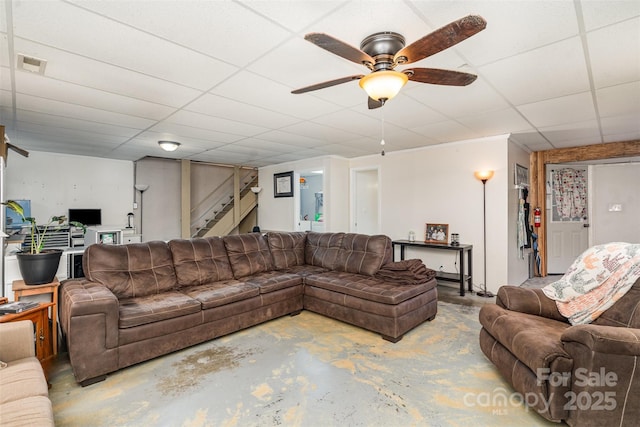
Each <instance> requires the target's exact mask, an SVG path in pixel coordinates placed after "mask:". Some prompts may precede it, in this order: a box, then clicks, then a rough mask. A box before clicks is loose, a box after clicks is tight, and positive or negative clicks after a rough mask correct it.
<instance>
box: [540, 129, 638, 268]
mask: <svg viewBox="0 0 640 427" xmlns="http://www.w3.org/2000/svg"><path fill="white" fill-rule="evenodd" d="M634 156H640V140H633V141H622V142H608V143H605V144H593V145H583V146H580V147H571V148H556V149H553V150H546V151H535V152H533V153H531V154H530V155H529V166H530V170H531V172H532V173H531V176H530V180H531V182H530V185H531V191H530V192H529V197H530V203H531V205H532V206H533V208H534V209H535V208H540V212H541V214H542V218H541V224H540V227H538V228H537V230H534V231H535V232H536V233H537V234H538V251H539V254H540V271H539V274H540V276H543V277H544V276H546V275H547V226H546V218H545V215H546V211H547V207H546V201H547V198H546V171H547V168H546V166H547V164H559V163H570V162H587V161H592V160H602V159H615V158H624V157H634ZM531 212H532V214H533V209H531ZM531 223H533V221H531Z"/></svg>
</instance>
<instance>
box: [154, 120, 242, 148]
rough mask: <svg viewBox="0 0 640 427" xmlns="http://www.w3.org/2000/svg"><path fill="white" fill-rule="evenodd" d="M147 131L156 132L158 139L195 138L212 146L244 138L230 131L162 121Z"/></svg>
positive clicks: (180, 139)
mask: <svg viewBox="0 0 640 427" xmlns="http://www.w3.org/2000/svg"><path fill="white" fill-rule="evenodd" d="M149 131H151V132H154V133H157V134H158V135H159V138H158V139H157V140H158V141H159V140H170V141H177V142H180V143H182V142H183V141H186V140H187V139H196V140H202V141H208V142H209V143H210V144H211V145H212V147H210V148H213V147H214V146H218V145H222V144H229V143H231V142H234V141H238V140H240V139H242V138H244V137H243V136H242V135H235V134H231V133H224V132H218V131H215V130H210V129H202V128H199V127H193V126H187V125H181V124H178V123H172V122H168V121H163V122H160V123H158V124H157V125H155V126H152V127H151V128H149Z"/></svg>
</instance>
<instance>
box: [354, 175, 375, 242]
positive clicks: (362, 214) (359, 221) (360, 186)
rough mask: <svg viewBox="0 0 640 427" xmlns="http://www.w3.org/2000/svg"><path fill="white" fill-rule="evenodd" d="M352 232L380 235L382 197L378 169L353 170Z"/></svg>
mask: <svg viewBox="0 0 640 427" xmlns="http://www.w3.org/2000/svg"><path fill="white" fill-rule="evenodd" d="M351 194H352V198H351V204H352V206H353V209H352V210H351V212H352V218H351V231H352V232H354V233H362V234H370V235H371V234H379V233H380V197H379V179H378V168H372V169H352V171H351Z"/></svg>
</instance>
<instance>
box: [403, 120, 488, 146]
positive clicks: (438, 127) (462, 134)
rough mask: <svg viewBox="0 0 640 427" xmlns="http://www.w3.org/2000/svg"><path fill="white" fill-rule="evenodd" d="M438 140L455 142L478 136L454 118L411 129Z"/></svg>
mask: <svg viewBox="0 0 640 427" xmlns="http://www.w3.org/2000/svg"><path fill="white" fill-rule="evenodd" d="M411 130H412V131H414V132H418V133H421V134H423V135H426V136H427V137H429V138H431V139H433V140H434V141H438V142H455V141H462V140H465V139H470V138H473V137H474V136H476V135H475V134H474V133H473V132H472V131H471V130H470V129H469V128H466V127H464V126H463V125H461V124H460V123H457V122H454V121H452V120H447V121H446V122H440V123H431V124H428V125H425V126H418V127H415V128H412V129H411Z"/></svg>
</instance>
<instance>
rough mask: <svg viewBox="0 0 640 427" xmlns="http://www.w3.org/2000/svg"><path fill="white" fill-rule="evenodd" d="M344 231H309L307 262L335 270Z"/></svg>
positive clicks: (305, 256)
mask: <svg viewBox="0 0 640 427" xmlns="http://www.w3.org/2000/svg"><path fill="white" fill-rule="evenodd" d="M343 238H344V233H315V232H313V231H310V232H308V233H307V244H306V245H305V248H304V259H305V263H306V264H309V265H314V266H316V267H322V268H327V269H329V270H333V269H334V268H335V265H336V260H337V259H338V253H339V252H340V250H341V245H342V239H343Z"/></svg>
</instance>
